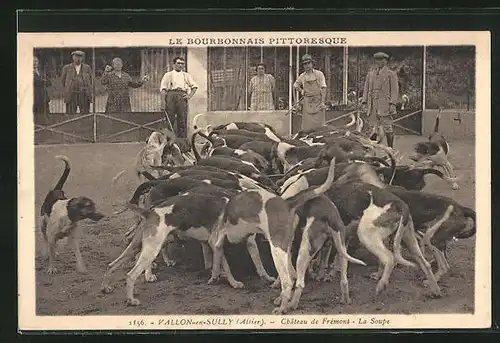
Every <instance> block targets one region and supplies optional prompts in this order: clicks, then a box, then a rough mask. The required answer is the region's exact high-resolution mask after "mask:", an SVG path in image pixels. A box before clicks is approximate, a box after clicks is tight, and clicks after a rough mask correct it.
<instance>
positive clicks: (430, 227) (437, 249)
mask: <svg viewBox="0 0 500 343" xmlns="http://www.w3.org/2000/svg"><path fill="white" fill-rule="evenodd" d="M387 190H388V191H390V192H391V193H393V194H394V195H396V196H397V197H398V198H400V199H401V200H403V201H404V202H405V203H407V204H408V206H409V209H410V213H411V215H412V217H413V221H414V223H415V228H416V232H417V234H419V236H420V237H421V250H422V251H425V247H429V248H430V250H431V252H432V254H433V255H434V258H435V260H436V262H437V265H438V270H437V272H436V274H435V277H436V280H437V281H439V280H440V278H441V277H442V276H443V275H445V274H446V273H447V272H448V271H449V269H450V266H449V264H448V262H447V260H446V247H447V244H448V243H449V242H450V241H452V240H453V239H454V238H456V239H466V238H469V237H472V236H473V235H474V234H475V233H476V212H475V211H474V210H472V209H471V208H469V207H466V206H463V205H460V204H458V203H457V202H456V201H454V200H453V199H451V198H449V197H445V196H439V195H436V194H431V193H427V192H420V191H408V190H406V189H403V188H401V187H387Z"/></svg>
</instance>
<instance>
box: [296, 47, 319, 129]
mask: <svg viewBox="0 0 500 343" xmlns="http://www.w3.org/2000/svg"><path fill="white" fill-rule="evenodd" d="M313 62H314V61H313V59H312V57H311V55H309V54H305V55H304V56H302V66H303V67H304V72H303V73H302V74H300V75H299V77H298V78H297V80H296V81H295V83H294V84H293V87H294V88H295V90H297V91H299V92H300V93H301V94H302V95H303V103H302V130H310V129H313V128H315V127H318V126H322V125H324V124H325V109H326V105H325V97H326V80H325V75H324V74H323V73H322V72H321V71H320V70H317V69H314V68H313Z"/></svg>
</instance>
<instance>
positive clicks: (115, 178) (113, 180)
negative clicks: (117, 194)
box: [111, 170, 126, 215]
mask: <svg viewBox="0 0 500 343" xmlns="http://www.w3.org/2000/svg"><path fill="white" fill-rule="evenodd" d="M123 174H125V170H122V171H120V172H119V173H118V174H116V175H115V177H114V178H113V179H112V180H111V189H112V190H113V191H116V189H117V187H116V184H117V183H118V180H120V178H121V177H122V175H123ZM115 204H116V203H115ZM115 204H114V205H115ZM125 210H126V208H123V209H122V210H119V211H116V212H114V213H113V214H115V215H116V214H121V213H123V212H125Z"/></svg>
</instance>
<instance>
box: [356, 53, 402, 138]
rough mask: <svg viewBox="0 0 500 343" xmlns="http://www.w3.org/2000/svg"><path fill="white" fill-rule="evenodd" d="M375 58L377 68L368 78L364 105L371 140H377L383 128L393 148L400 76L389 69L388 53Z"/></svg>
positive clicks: (377, 54) (376, 55)
mask: <svg viewBox="0 0 500 343" xmlns="http://www.w3.org/2000/svg"><path fill="white" fill-rule="evenodd" d="M373 57H374V58H375V64H376V68H375V69H373V70H370V71H369V72H368V75H367V76H366V81H365V87H364V91H363V100H362V104H363V105H364V106H365V107H366V114H367V116H368V126H369V128H370V135H371V137H370V139H372V140H376V139H377V135H378V132H379V128H380V127H381V128H382V129H383V131H384V133H385V136H386V137H387V145H388V146H389V147H391V148H393V145H394V130H393V127H392V122H393V115H395V114H396V103H397V102H398V99H399V85H398V75H397V74H396V72H394V71H392V70H390V69H389V68H388V67H387V60H388V59H389V56H388V55H387V54H386V53H383V52H377V53H376V54H374V55H373ZM382 138H383V137H382Z"/></svg>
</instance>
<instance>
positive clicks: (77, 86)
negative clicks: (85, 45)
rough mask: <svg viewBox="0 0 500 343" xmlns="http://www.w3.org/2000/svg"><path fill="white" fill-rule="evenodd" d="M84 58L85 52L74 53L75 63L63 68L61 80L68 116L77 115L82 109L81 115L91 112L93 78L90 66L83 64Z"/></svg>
mask: <svg viewBox="0 0 500 343" xmlns="http://www.w3.org/2000/svg"><path fill="white" fill-rule="evenodd" d="M84 56H85V53H84V52H83V51H80V50H75V51H73V52H72V53H71V57H72V58H73V62H72V63H70V64H67V65H65V66H64V67H63V68H62V73H61V80H62V85H63V88H64V102H65V103H66V113H68V114H75V113H76V110H77V109H80V114H87V113H89V112H90V102H91V99H92V84H93V77H92V69H90V66H89V65H88V64H85V63H83V58H84Z"/></svg>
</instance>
